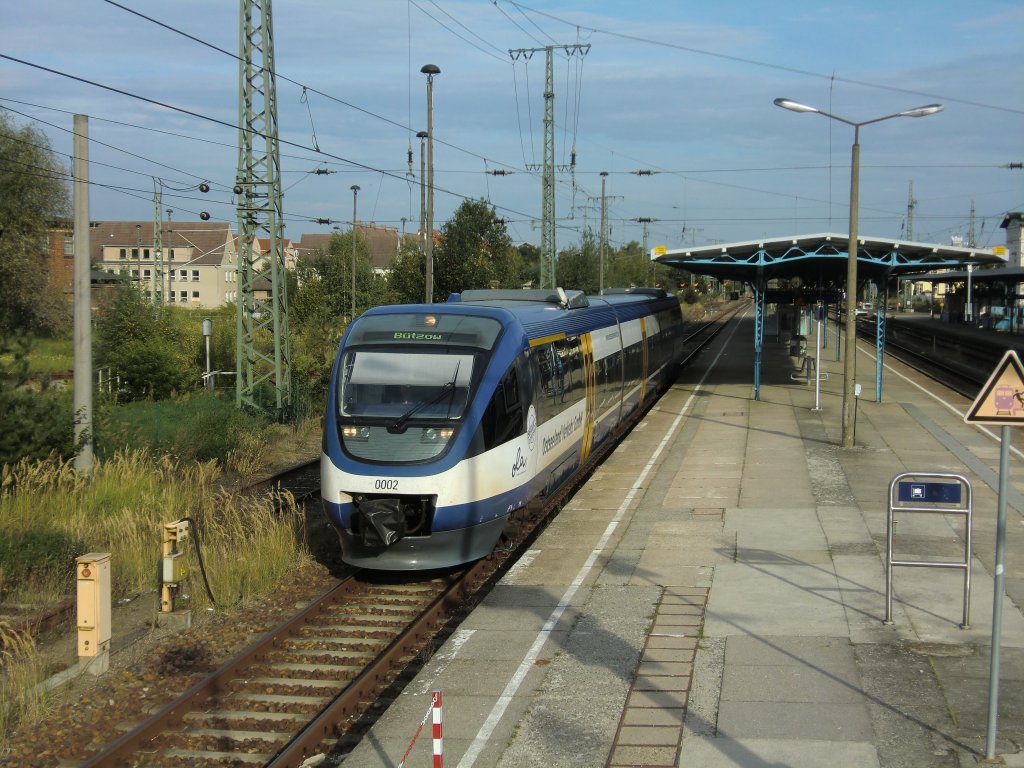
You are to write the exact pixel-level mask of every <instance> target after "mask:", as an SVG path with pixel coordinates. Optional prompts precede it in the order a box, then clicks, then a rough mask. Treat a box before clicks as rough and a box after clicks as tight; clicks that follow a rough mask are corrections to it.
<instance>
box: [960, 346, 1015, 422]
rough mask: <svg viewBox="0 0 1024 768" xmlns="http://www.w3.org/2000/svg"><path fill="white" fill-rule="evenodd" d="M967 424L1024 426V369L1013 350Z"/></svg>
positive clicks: (985, 388) (977, 401)
mask: <svg viewBox="0 0 1024 768" xmlns="http://www.w3.org/2000/svg"><path fill="white" fill-rule="evenodd" d="M964 421H966V422H967V423H968V424H1024V369H1022V368H1021V363H1020V358H1019V357H1017V353H1016V352H1015V351H1014V350H1012V349H1010V350H1007V351H1006V354H1005V355H1003V359H1002V360H1000V361H999V365H997V366H996V369H995V370H994V371H993V372H992V375H991V376H989V377H988V381H986V382H985V386H983V387H982V388H981V392H980V393H979V394H978V397H977V398H975V400H974V403H973V404H972V405H971V408H970V410H969V411H967V415H966V416H964Z"/></svg>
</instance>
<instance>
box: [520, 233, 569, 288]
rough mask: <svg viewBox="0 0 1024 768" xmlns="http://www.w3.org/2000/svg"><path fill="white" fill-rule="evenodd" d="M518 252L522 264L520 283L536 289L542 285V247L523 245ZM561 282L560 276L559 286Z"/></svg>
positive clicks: (530, 244) (529, 244)
mask: <svg viewBox="0 0 1024 768" xmlns="http://www.w3.org/2000/svg"><path fill="white" fill-rule="evenodd" d="M516 250H518V251H519V259H520V261H521V262H522V266H521V267H520V270H519V280H520V282H521V283H522V284H523V285H528V284H529V285H532V286H533V287H534V288H536V287H537V286H538V285H540V247H539V246H536V245H534V244H533V243H522V244H521V245H520V246H519V247H518V248H517V249H516ZM561 280H562V279H561V277H560V276H558V283H559V285H561Z"/></svg>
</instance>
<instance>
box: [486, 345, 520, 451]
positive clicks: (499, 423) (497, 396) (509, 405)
mask: <svg viewBox="0 0 1024 768" xmlns="http://www.w3.org/2000/svg"><path fill="white" fill-rule="evenodd" d="M480 430H481V436H482V438H483V446H482V447H483V450H485V451H489V450H490V449H491V448H494V447H496V446H499V445H501V444H502V443H506V442H508V441H509V440H511V439H512V438H514V437H518V436H519V435H521V434H523V433H524V432H525V431H526V427H525V424H524V423H523V401H522V398H521V396H520V391H519V376H518V374H517V373H516V366H515V364H514V363H513V365H512V367H511V368H509V369H508V372H507V373H506V374H505V375H504V376H503V377H502V379H501V381H500V382H499V383H498V386H497V387H495V389H494V395H492V396H491V401H490V402H489V403H488V404H487V408H486V409H485V410H484V415H483V418H482V419H481V421H480Z"/></svg>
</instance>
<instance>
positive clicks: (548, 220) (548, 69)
mask: <svg viewBox="0 0 1024 768" xmlns="http://www.w3.org/2000/svg"><path fill="white" fill-rule="evenodd" d="M555 48H561V49H563V50H564V51H565V52H566V54H567V55H569V56H571V55H572V54H574V53H577V52H578V53H579V54H580V55H581V56H586V55H587V52H588V51H589V50H590V45H589V44H587V45H578V44H577V45H558V46H555V45H548V46H545V47H544V48H515V49H512V48H510V49H509V52H508V54H509V56H511V57H512V61H516V60H517V59H518V58H519V57H521V56H522V57H525V58H526V59H527V60H529V59H530V57H531V56H532V55H533V54H534V53H537V52H538V51H544V52H545V54H546V63H545V66H544V163H543V175H542V176H541V206H540V210H541V225H540V287H541V288H554V287H555V282H556V281H555V67H554V56H555ZM526 168H527V170H531V171H534V170H538V167H537V165H536V164H527V166H526Z"/></svg>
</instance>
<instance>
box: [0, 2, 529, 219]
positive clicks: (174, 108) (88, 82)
mask: <svg viewBox="0 0 1024 768" xmlns="http://www.w3.org/2000/svg"><path fill="white" fill-rule="evenodd" d="M106 1H107V2H111V0H106ZM0 58H3V59H7V60H8V61H13V62H16V63H18V64H23V65H25V66H28V67H32V68H34V69H39V70H42V71H44V72H49V73H50V74H54V75H59V76H61V77H66V78H68V79H70V80H75V81H77V82H80V83H84V84H86V85H91V86H94V87H96V88H102V89H103V90H107V91H111V92H113V93H117V94H120V95H122V96H127V97H128V98H131V99H137V100H139V101H143V102H146V103H147V104H154V105H156V106H159V107H163V108H164V109H170V110H172V111H174V112H180V113H182V114H185V115H189V116H190V117H195V118H197V119H199V120H205V121H207V122H211V123H215V124H217V125H222V126H224V127H226V128H230V129H232V130H235V131H240V130H242V129H241V128H240V127H239V126H237V125H234V124H232V123H229V122H227V121H226V120H221V119H220V118H216V117H211V116H210V115H204V114H202V113H201V112H195V111H193V110H190V109H185V108H184V107H178V106H175V105H173V104H168V103H166V102H162V101H158V100H157V99H151V98H149V97H147V96H142V95H140V94H137V93H132V92H130V91H125V90H123V89H121V88H115V87H114V86H111V85H105V84H103V83H99V82H96V81H94V80H89V79H88V78H84V77H79V76H78V75H72V74H70V73H68V72H62V71H60V70H58V69H53V68H51V67H46V66H43V65H42V64H35V63H33V62H30V61H25V60H24V59H19V58H17V57H15V56H9V55H8V54H5V53H0ZM257 135H260V136H262V134H257ZM278 141H279V142H280V143H281V144H287V145H288V146H291V147H296V148H298V149H302V150H305V151H307V152H313V153H315V154H318V155H323V156H325V157H329V158H332V159H334V160H338V161H340V162H344V163H348V164H349V165H351V166H354V167H357V168H361V169H363V170H366V171H372V172H374V173H380V174H382V175H384V176H387V177H389V178H392V179H396V180H398V181H402V182H403V183H404V182H405V177H404V176H400V175H399V174H396V173H389V172H387V171H384V170H382V169H380V168H374V167H373V166H370V165H366V164H365V163H360V162H358V161H356V160H351V159H349V158H345V157H341V156H339V155H335V154H333V153H331V152H326V151H324V150H320V151H317V150H314V149H313V148H311V147H307V146H304V145H302V144H299V143H297V142H294V141H289V140H288V139H281V138H279V139H278ZM478 157H479V156H478ZM498 164H499V165H505V164H504V163H498ZM434 188H435V189H436V190H437V191H439V192H443V193H445V194H448V195H452V196H453V197H457V198H460V199H462V200H469V199H470V198H469V196H467V195H463V194H461V193H459V192H455V191H453V190H449V189H444V188H442V187H437V186H436V185H435V187H434ZM495 207H496V208H500V209H501V210H507V211H511V212H512V213H515V214H518V215H522V216H526V215H528V214H526V213H524V212H522V211H516V210H515V209H512V208H506V207H504V206H495Z"/></svg>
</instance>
